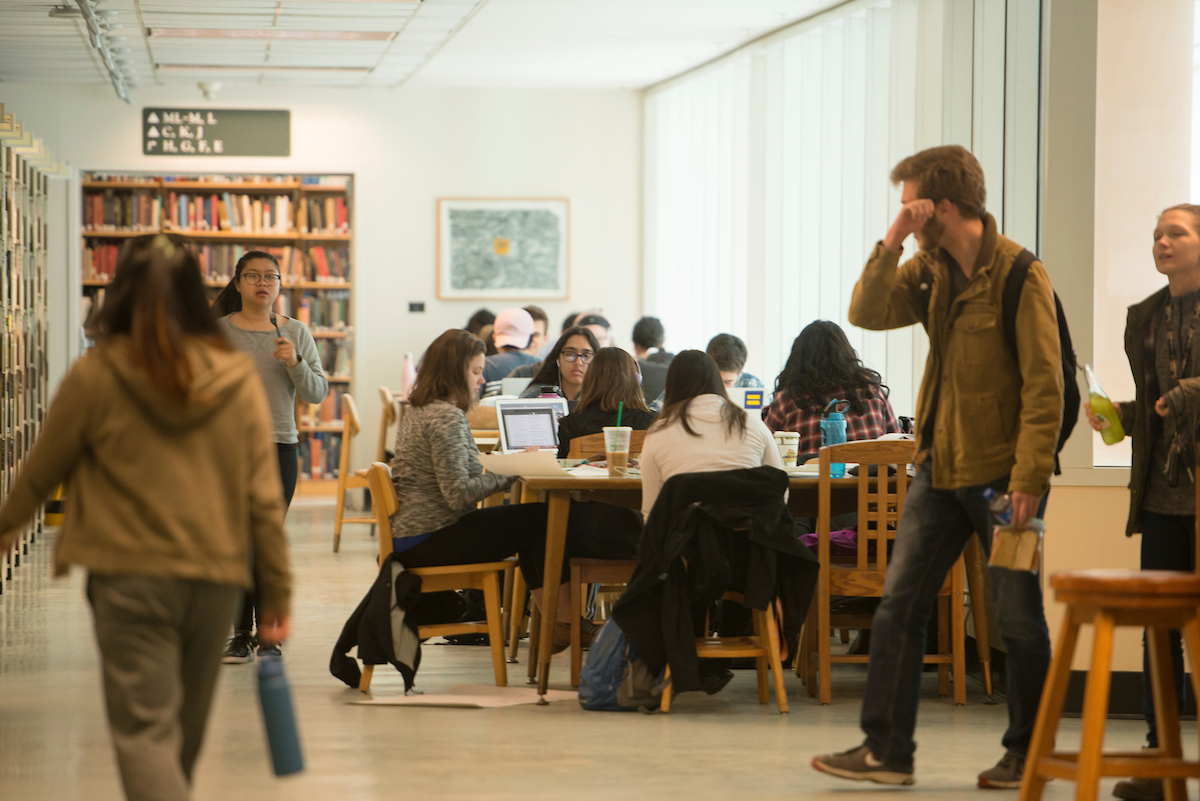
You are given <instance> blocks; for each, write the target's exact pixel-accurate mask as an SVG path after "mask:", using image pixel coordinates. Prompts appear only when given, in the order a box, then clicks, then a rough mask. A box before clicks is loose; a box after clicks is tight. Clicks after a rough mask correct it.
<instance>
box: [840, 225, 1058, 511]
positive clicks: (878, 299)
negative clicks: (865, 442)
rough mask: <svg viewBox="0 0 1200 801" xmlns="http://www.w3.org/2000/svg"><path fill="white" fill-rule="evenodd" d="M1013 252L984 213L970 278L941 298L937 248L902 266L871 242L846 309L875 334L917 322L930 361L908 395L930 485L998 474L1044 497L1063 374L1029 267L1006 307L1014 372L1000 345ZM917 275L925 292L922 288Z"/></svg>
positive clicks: (943, 260)
mask: <svg viewBox="0 0 1200 801" xmlns="http://www.w3.org/2000/svg"><path fill="white" fill-rule="evenodd" d="M1021 250H1022V248H1021V246H1020V245H1018V244H1017V243H1016V242H1013V241H1012V240H1010V239H1007V238H1005V237H1003V236H1000V235H999V234H998V233H997V231H996V221H995V220H994V219H993V218H992V216H991V215H990V214H989V215H986V218H985V220H984V236H983V246H982V248H981V249H980V251H979V258H978V260H977V261H976V263H975V271H974V273H973V274H972V276H971V279H970V281H968V282H967V284H966V286H965V287H964V288H963V290H962V291H961V292H960V293H959V295H958V297H956V298H954V300H953V301H951V300H950V270H957V269H959V267H958V265H957V264H955V263H954V260H953V259H951V258H950V256H949V255H948V254H947V253H946V252H945V251H944V250H942V249H940V248H939V249H938V250H937V251H936V252H933V253H929V252H925V251H922V252H920V253H918V254H917V255H916V256H914V257H913V258H911V259H909V260H908V261H907V262H905V263H904V264H902V265H899V267H898V268H897V264H898V263H899V261H900V253H899V252H897V251H893V250H888V249H887V248H885V247H883V245H882V243H880V244H878V245H876V247H875V250H874V252H873V253H872V254H871V258H870V260H869V261H868V262H867V265H866V267H865V268H864V269H863V274H862V277H861V278H860V279H859V281H858V284H857V285H856V286H855V287H854V296H853V298H852V299H851V301H850V315H849V318H850V322H851V323H853V324H854V325H857V326H861V327H862V328H867V329H871V330H875V331H880V330H885V329H891V328H903V327H904V326H909V325H913V324H914V323H921V324H922V325H924V326H925V331H926V333H928V334H929V357H928V360H927V361H926V363H925V377H924V378H923V379H922V381H921V391H920V395H919V396H918V398H917V420H916V426H917V452H918V454H919V457H918V458H919V459H921V460H923V459H925V458H929V457H931V456H932V458H933V485H934V486H935V487H937V488H939V489H957V488H961V487H970V486H977V485H980V484H985V483H988V482H991V481H995V480H996V479H999V478H1002V477H1004V476H1006V475H1007V476H1008V477H1009V490H1010V491H1020V492H1027V493H1030V494H1034V495H1040V494H1042V493H1044V492H1045V491H1046V490H1047V489H1048V488H1049V484H1050V475H1051V473H1053V472H1054V451H1055V446H1056V445H1057V443H1058V430H1059V426H1060V425H1061V424H1062V408H1063V376H1062V356H1061V351H1060V346H1059V341H1058V321H1057V317H1056V315H1055V310H1054V294H1053V290H1052V289H1051V287H1050V279H1049V277H1048V276H1047V275H1046V270H1045V268H1044V267H1043V266H1042V264H1041V262H1038V261H1035V262H1034V263H1033V264H1032V265H1031V266H1030V268H1029V273H1028V275H1027V277H1026V279H1025V284H1024V286H1023V288H1022V292H1021V301H1020V304H1019V305H1018V307H1017V318H1016V340H1017V353H1018V354H1019V358H1020V364H1018V363H1017V362H1016V361H1015V360H1014V359H1013V356H1012V354H1011V352H1010V351H1009V348H1008V345H1007V343H1006V342H1005V341H1004V323H1003V312H1002V310H1001V298H1002V295H1003V293H1004V281H1005V278H1006V277H1007V276H1008V271H1009V269H1011V267H1012V264H1013V261H1014V260H1015V259H1016V257H1017V255H1018V254H1019V253H1020V252H1021ZM926 268H928V270H929V271H930V273H931V274H932V275H933V285H932V286H931V287H925V288H923V287H922V278H921V276H922V274H923V273H924V271H925V269H926Z"/></svg>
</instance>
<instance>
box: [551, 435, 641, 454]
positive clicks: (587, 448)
mask: <svg viewBox="0 0 1200 801" xmlns="http://www.w3.org/2000/svg"><path fill="white" fill-rule="evenodd" d="M645 445H646V432H645V431H634V432H633V433H632V434H631V435H630V437H629V452H630V453H631V454H633V453H641V452H642V450H643V449H644V448H645ZM595 453H604V434H603V433H601V434H584V435H583V436H582V437H575V438H574V439H572V440H571V449H570V450H569V451H568V452H567V458H569V459H583V458H586V457H588V456H591V455H592V454H595Z"/></svg>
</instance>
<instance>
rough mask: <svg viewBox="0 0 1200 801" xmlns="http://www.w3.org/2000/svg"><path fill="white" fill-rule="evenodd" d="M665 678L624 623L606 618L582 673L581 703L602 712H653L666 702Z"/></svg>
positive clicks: (580, 679)
mask: <svg viewBox="0 0 1200 801" xmlns="http://www.w3.org/2000/svg"><path fill="white" fill-rule="evenodd" d="M663 672H664V673H665V672H666V671H665V670H664V671H663ZM661 678H662V677H661V676H659V677H655V676H654V675H653V674H652V673H651V672H650V669H649V668H647V667H646V663H645V662H644V661H643V660H642V659H641V656H640V655H639V654H638V651H637V649H636V648H634V647H633V646H632V645H630V644H629V641H628V640H627V639H626V638H625V632H623V631H621V627H620V626H618V625H617V624H616V622H614V621H612V620H606V621H605V622H604V625H603V626H602V627H601V628H600V631H599V632H598V633H597V634H596V637H595V639H593V640H592V645H591V648H589V649H588V654H587V660H586V661H585V662H584V663H583V670H582V671H580V673H579V705H580V706H582V707H583V708H584V709H591V710H598V711H602V712H636V711H638V710H639V709H641V710H643V711H647V712H652V711H654V710H656V709H658V707H659V704H660V703H661V702H662V686H661V685H662V681H661Z"/></svg>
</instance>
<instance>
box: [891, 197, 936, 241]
mask: <svg viewBox="0 0 1200 801" xmlns="http://www.w3.org/2000/svg"><path fill="white" fill-rule="evenodd" d="M932 217H933V201H932V200H929V199H927V198H919V199H917V200H912V201H909V202H908V203H905V204H904V205H903V206H901V207H900V213H899V214H897V215H896V219H895V221H894V222H893V223H892V227H891V228H889V229H888V232H887V236H885V237H884V238H883V246H884V247H885V248H887V249H888V250H902V249H903V247H904V240H905V239H908V237H909V235H910V234H915V233H916V232H917V231H920V230H921V228H922V226H924V225H925V223H927V222H929V220H930V219H931V218H932Z"/></svg>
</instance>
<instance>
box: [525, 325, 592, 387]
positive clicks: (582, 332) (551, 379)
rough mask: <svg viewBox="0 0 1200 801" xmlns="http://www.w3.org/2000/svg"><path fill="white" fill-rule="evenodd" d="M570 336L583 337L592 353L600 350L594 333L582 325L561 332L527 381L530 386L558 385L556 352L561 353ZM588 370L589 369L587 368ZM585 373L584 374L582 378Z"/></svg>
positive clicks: (585, 376)
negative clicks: (534, 373) (539, 367)
mask: <svg viewBox="0 0 1200 801" xmlns="http://www.w3.org/2000/svg"><path fill="white" fill-rule="evenodd" d="M571 337H584V338H586V339H587V341H588V345H590V346H591V348H592V352H593V353H598V352H599V351H600V342H599V340H597V339H596V335H595V334H593V333H592V332H591V331H589V330H588V329H586V328H584V327H582V326H578V325H577V326H573V327H571V328H568V329H567V330H566V331H563V332H562V336H560V337H559V338H558V342H555V343H554V347H553V348H551V349H550V352H549V353H547V354H546V358H545V359H544V360H543V361H542V367H541V369H540V370H538V371H537V375H535V376H534V377H533V379H532V380H531V381H530V382H529V384H530V386H535V387H536V386H537V385H538V384H554V385H555V386H558V385H559V382H560V378H561V376H559V374H558V354H560V353H562V349H563V348H565V347H566V346H567V340H569V339H570V338H571ZM589 372H590V369H589ZM586 378H587V375H586V374H585V375H584V379H586Z"/></svg>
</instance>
